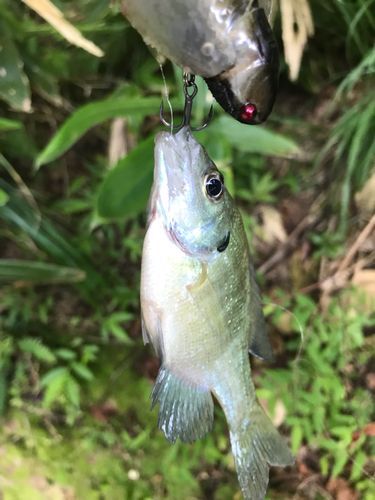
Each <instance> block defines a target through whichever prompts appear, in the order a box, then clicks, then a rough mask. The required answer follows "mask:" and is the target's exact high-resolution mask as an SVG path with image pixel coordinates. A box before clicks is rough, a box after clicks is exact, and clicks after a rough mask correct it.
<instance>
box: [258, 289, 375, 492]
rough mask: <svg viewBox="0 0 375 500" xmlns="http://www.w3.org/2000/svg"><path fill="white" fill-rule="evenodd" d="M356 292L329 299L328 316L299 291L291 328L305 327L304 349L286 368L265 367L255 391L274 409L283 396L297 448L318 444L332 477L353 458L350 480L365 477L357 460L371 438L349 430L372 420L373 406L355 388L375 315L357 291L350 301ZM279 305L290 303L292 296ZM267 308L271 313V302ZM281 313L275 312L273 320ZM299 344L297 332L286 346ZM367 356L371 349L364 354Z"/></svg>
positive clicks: (326, 471)
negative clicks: (363, 308) (368, 311)
mask: <svg viewBox="0 0 375 500" xmlns="http://www.w3.org/2000/svg"><path fill="white" fill-rule="evenodd" d="M354 293H355V292H354V291H351V292H350V293H347V294H342V296H340V298H337V299H334V300H332V302H331V304H330V307H329V310H328V314H327V316H326V317H323V316H322V315H321V314H317V309H316V304H315V302H314V301H313V300H311V299H310V298H308V297H306V296H303V295H297V297H296V304H295V306H294V309H293V313H294V317H295V318H298V324H295V326H294V329H295V331H299V330H300V329H302V331H303V343H302V346H301V347H302V351H301V352H300V353H299V354H298V355H297V357H296V359H295V361H293V362H292V363H290V365H289V367H288V369H284V370H268V371H267V373H266V376H265V378H264V379H263V380H262V390H261V391H259V393H260V395H261V397H264V398H267V399H268V401H269V405H270V408H275V405H276V400H277V399H278V398H281V400H282V401H283V404H284V405H285V408H286V412H287V417H286V419H285V423H286V424H287V425H289V426H290V427H291V430H292V432H291V447H292V450H293V451H294V452H295V453H296V452H297V450H298V449H299V447H300V446H301V444H304V443H309V445H310V446H311V447H313V448H319V449H320V450H321V468H322V473H323V474H324V475H328V474H329V475H330V476H331V477H337V476H338V475H339V474H341V473H342V472H343V470H344V467H345V466H346V465H347V463H351V461H352V462H353V465H352V475H351V479H352V480H353V481H359V480H363V479H364V475H363V472H362V470H361V465H360V464H361V463H362V464H363V455H365V456H366V455H368V453H369V447H370V446H371V443H370V442H369V439H366V436H365V435H362V436H361V438H360V439H359V440H358V441H357V442H355V443H354V444H353V433H354V432H355V431H358V430H359V429H361V428H362V427H364V426H365V425H366V423H368V422H369V421H370V418H371V414H372V412H373V409H374V407H373V404H372V403H371V401H370V400H369V398H368V395H367V393H366V391H364V390H363V389H361V388H359V387H357V388H354V387H355V386H357V384H356V382H357V381H358V379H359V377H360V374H359V373H358V371H357V369H356V360H357V359H358V355H359V353H361V352H363V353H366V351H364V350H363V347H364V336H363V328H364V327H366V326H374V324H375V322H374V320H375V319H374V318H372V319H369V318H368V316H367V314H366V313H365V312H363V313H362V312H361V304H363V301H362V300H361V298H360V297H359V295H357V296H356V301H354V302H353V295H354ZM354 296H355V295H354ZM349 303H350V304H351V307H348V306H347V304H349ZM283 306H286V307H290V301H287V302H285V303H284V304H283ZM268 307H269V309H268V312H270V311H271V310H272V306H268ZM279 315H280V312H277V313H276V315H275V317H274V320H275V323H277V320H278V317H279ZM299 343H300V338H299V337H298V338H297V340H291V341H290V342H289V343H288V344H287V346H286V348H287V349H289V350H292V351H295V349H296V345H298V344H299ZM371 355H374V352H371V350H370V351H369V352H367V353H366V354H365V356H366V359H370V357H371ZM363 361H364V360H363V359H362V363H363ZM348 367H349V368H348ZM348 369H350V373H349V375H348ZM352 386H353V388H352ZM371 439H373V438H371ZM366 451H367V454H366ZM367 487H370V485H369V484H368V485H367Z"/></svg>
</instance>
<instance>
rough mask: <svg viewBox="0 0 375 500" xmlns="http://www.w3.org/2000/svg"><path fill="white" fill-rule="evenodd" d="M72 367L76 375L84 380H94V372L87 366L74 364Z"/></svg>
mask: <svg viewBox="0 0 375 500" xmlns="http://www.w3.org/2000/svg"><path fill="white" fill-rule="evenodd" d="M71 366H72V370H73V371H74V372H75V373H76V375H78V376H79V377H81V378H83V379H84V380H87V381H88V382H90V381H91V380H93V379H94V375H93V373H92V371H91V370H89V369H88V368H87V366H85V365H82V364H81V363H72V365H71Z"/></svg>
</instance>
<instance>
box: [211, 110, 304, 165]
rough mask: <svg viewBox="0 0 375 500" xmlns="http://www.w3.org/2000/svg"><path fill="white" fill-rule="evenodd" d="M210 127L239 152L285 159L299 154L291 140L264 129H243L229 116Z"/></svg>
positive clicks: (241, 125)
mask: <svg viewBox="0 0 375 500" xmlns="http://www.w3.org/2000/svg"><path fill="white" fill-rule="evenodd" d="M210 127H211V129H210V132H212V133H213V132H217V131H218V130H219V131H220V132H221V133H222V134H223V135H224V136H225V137H226V138H227V140H228V141H229V142H230V143H231V144H232V146H233V147H234V148H236V149H238V150H240V151H244V152H247V153H261V154H265V155H273V156H281V157H286V158H288V157H290V156H291V155H294V154H297V153H299V148H298V146H297V144H296V143H295V142H294V141H292V140H291V139H288V138H287V137H284V136H282V135H279V134H275V133H274V132H271V131H270V130H268V129H266V128H264V127H259V126H257V127H244V125H243V124H241V123H239V122H237V121H235V120H233V118H230V117H229V116H220V117H219V118H218V119H217V120H215V121H214V122H213V123H212V124H211V125H210Z"/></svg>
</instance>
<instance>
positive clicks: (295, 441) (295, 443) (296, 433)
mask: <svg viewBox="0 0 375 500" xmlns="http://www.w3.org/2000/svg"><path fill="white" fill-rule="evenodd" d="M302 438H303V434H302V429H301V427H300V426H298V425H296V426H295V427H293V430H292V435H291V448H292V452H293V453H294V454H296V453H297V451H298V448H299V447H300V444H301V443H302Z"/></svg>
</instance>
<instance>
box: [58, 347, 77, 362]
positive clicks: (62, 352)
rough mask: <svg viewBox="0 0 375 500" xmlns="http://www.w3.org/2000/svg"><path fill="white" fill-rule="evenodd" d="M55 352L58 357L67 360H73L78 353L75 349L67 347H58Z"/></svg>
mask: <svg viewBox="0 0 375 500" xmlns="http://www.w3.org/2000/svg"><path fill="white" fill-rule="evenodd" d="M55 354H56V356H57V357H59V358H61V359H63V360H65V361H73V359H76V357H77V354H76V353H75V352H74V351H72V350H71V349H66V348H65V347H62V348H61V349H56V350H55Z"/></svg>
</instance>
